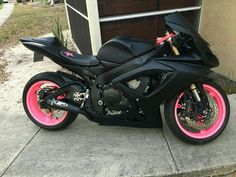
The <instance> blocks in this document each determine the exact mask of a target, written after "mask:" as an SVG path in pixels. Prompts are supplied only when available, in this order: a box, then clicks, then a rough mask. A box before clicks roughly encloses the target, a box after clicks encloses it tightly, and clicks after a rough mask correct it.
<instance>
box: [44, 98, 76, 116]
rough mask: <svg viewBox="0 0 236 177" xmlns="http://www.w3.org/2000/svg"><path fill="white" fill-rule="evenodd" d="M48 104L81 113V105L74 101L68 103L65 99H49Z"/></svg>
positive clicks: (51, 106)
mask: <svg viewBox="0 0 236 177" xmlns="http://www.w3.org/2000/svg"><path fill="white" fill-rule="evenodd" d="M46 103H47V106H48V107H50V108H54V109H60V110H63V111H69V112H73V113H80V106H79V105H77V104H74V103H68V102H65V101H63V100H56V99H48V100H47V101H46Z"/></svg>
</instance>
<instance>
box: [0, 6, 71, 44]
mask: <svg viewBox="0 0 236 177" xmlns="http://www.w3.org/2000/svg"><path fill="white" fill-rule="evenodd" d="M56 18H59V19H60V21H61V23H62V24H63V29H67V28H68V26H67V18H66V13H65V6H64V4H62V5H60V6H55V7H50V6H46V7H41V6H38V7H32V6H30V5H16V6H15V8H14V11H13V13H12V15H11V16H10V18H9V19H8V20H7V21H6V22H5V23H4V24H3V26H1V27H0V48H6V47H10V46H13V45H16V44H17V43H19V38H20V37H23V36H32V37H36V36H40V35H44V34H47V33H50V32H52V27H53V25H54V21H55V20H54V19H56Z"/></svg>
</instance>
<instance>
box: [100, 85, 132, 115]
mask: <svg viewBox="0 0 236 177" xmlns="http://www.w3.org/2000/svg"><path fill="white" fill-rule="evenodd" d="M102 96H103V101H104V105H105V107H106V111H107V114H108V115H116V114H121V113H122V112H125V111H128V110H129V102H128V101H127V99H126V98H125V97H124V96H123V94H122V92H121V91H119V90H118V89H116V88H114V87H109V86H106V87H105V88H104V90H103V94H102Z"/></svg>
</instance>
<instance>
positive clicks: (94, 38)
mask: <svg viewBox="0 0 236 177" xmlns="http://www.w3.org/2000/svg"><path fill="white" fill-rule="evenodd" d="M86 2H87V12H88V19H89V20H88V21H89V32H90V38H91V46H92V52H93V55H96V54H97V52H98V50H99V49H100V47H101V46H102V38H101V28H100V22H99V12H98V2H97V1H95V0H86Z"/></svg>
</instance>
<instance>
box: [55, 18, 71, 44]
mask: <svg viewBox="0 0 236 177" xmlns="http://www.w3.org/2000/svg"><path fill="white" fill-rule="evenodd" d="M52 33H53V35H54V37H56V38H57V39H58V41H59V42H60V44H61V45H62V46H64V47H67V42H68V41H67V39H65V37H64V34H63V29H62V24H61V21H60V19H59V17H58V18H56V19H55V21H54V26H53V27H52Z"/></svg>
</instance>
